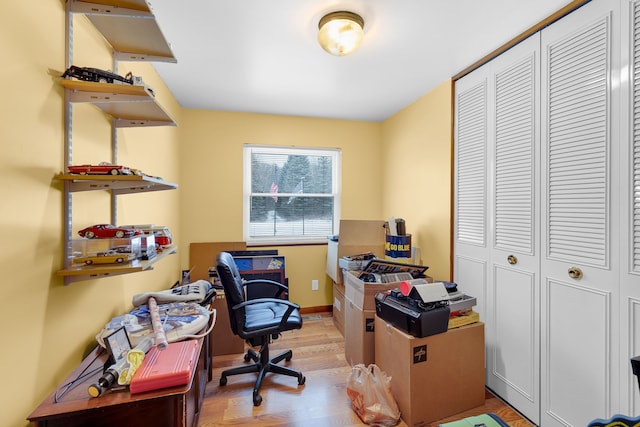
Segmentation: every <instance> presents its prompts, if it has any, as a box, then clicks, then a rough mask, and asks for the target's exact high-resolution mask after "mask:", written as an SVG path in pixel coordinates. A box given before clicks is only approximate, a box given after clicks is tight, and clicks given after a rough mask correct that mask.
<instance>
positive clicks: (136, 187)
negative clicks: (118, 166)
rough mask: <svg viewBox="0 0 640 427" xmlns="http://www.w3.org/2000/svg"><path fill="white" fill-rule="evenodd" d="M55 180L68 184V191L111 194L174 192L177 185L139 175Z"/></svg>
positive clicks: (72, 177) (78, 177)
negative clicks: (99, 191) (100, 191)
mask: <svg viewBox="0 0 640 427" xmlns="http://www.w3.org/2000/svg"><path fill="white" fill-rule="evenodd" d="M55 179H59V180H61V181H68V182H69V191H70V192H72V193H75V192H79V191H96V190H111V191H112V192H113V194H118V195H119V194H131V193H145V192H149V191H163V190H175V189H176V188H178V184H174V183H172V182H166V181H163V180H162V179H160V178H154V177H151V176H144V175H143V176H139V175H76V174H60V175H56V176H55Z"/></svg>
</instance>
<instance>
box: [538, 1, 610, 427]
mask: <svg viewBox="0 0 640 427" xmlns="http://www.w3.org/2000/svg"><path fill="white" fill-rule="evenodd" d="M619 13H620V7H619V2H618V1H609V0H598V1H594V2H590V3H588V4H586V5H585V6H583V7H582V8H580V9H578V10H577V11H575V12H573V13H571V14H570V15H568V16H567V17H565V18H563V19H562V20H560V21H558V22H556V23H554V24H553V25H551V26H550V27H548V28H546V29H544V30H543V31H542V33H541V34H542V49H541V52H542V84H541V86H542V103H541V105H542V106H543V110H542V117H541V121H542V156H541V160H542V188H543V189H544V190H543V192H542V204H543V206H542V216H541V219H542V230H541V231H542V258H541V294H542V304H541V308H542V311H541V338H542V339H541V349H542V352H541V369H542V375H541V396H542V399H541V404H542V412H541V425H543V426H545V427H549V426H585V425H587V424H588V423H589V421H591V420H593V419H595V418H606V417H608V416H611V415H613V413H615V412H617V411H618V409H619V404H620V402H619V372H618V369H619V347H620V341H619V335H618V331H619V307H618V305H619V297H620V294H619V274H618V265H619V249H618V247H619V241H618V239H619V230H620V228H619V226H620V224H619V207H620V200H619V182H618V179H617V178H616V177H617V176H618V167H617V166H618V158H619V153H618V150H619V146H620V135H619V120H618V118H619V111H618V108H619V105H620V93H619V84H620V81H619V77H618V76H619V72H618V71H617V70H619V67H620V65H619V63H618V62H619V54H617V53H616V52H619V51H620V50H619V49H620V37H619V35H620V24H619V19H620V16H619ZM616 73H618V74H617V75H616ZM614 118H615V120H614Z"/></svg>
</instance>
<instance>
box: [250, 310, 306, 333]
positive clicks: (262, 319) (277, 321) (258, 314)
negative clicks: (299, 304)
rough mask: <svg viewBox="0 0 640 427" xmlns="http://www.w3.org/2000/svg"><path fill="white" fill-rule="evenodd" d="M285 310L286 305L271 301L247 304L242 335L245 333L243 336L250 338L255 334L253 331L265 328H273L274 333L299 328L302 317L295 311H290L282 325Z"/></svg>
mask: <svg viewBox="0 0 640 427" xmlns="http://www.w3.org/2000/svg"><path fill="white" fill-rule="evenodd" d="M286 311H287V307H286V306H283V305H282V304H280V303H273V302H261V303H259V304H255V305H249V306H247V307H246V319H245V323H244V331H243V335H245V338H251V337H252V336H255V334H254V333H253V332H255V331H264V330H265V329H269V330H273V332H274V333H278V332H283V331H290V330H292V329H300V328H301V327H302V317H300V313H299V312H297V311H296V312H293V313H291V315H290V316H289V317H288V318H287V321H286V322H285V324H284V325H282V317H283V316H284V314H285V312H286ZM267 333H271V332H267Z"/></svg>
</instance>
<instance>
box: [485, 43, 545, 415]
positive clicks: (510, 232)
mask: <svg viewBox="0 0 640 427" xmlns="http://www.w3.org/2000/svg"><path fill="white" fill-rule="evenodd" d="M539 49H540V37H539V34H536V35H533V36H531V37H530V38H528V39H527V40H525V41H523V42H521V43H519V44H518V45H517V46H514V47H513V48H511V49H510V50H509V51H507V52H506V53H504V54H503V55H501V56H500V57H498V58H496V59H495V60H493V61H492V65H491V67H492V71H491V80H490V86H489V87H490V88H491V91H492V95H493V96H492V97H491V99H492V100H493V102H494V103H493V110H494V118H495V119H494V121H493V122H492V123H491V127H492V129H491V131H490V132H489V135H492V136H493V138H492V139H491V140H490V141H489V146H488V150H489V155H490V158H491V159H492V160H491V162H490V165H491V169H490V176H491V185H490V187H489V193H490V196H491V201H492V203H491V221H490V227H489V228H490V231H491V237H492V239H491V242H492V248H491V268H492V274H491V275H490V277H491V278H492V281H491V283H490V284H489V290H488V293H489V300H490V301H491V303H490V304H488V305H489V306H490V307H491V314H490V316H491V320H490V327H489V328H487V329H488V332H487V347H488V348H487V352H488V355H487V356H488V366H487V384H488V386H489V387H490V388H491V389H492V390H493V391H495V392H496V393H497V394H498V395H499V396H500V397H502V398H503V399H505V400H507V401H508V402H509V403H510V404H511V405H512V406H514V407H515V408H516V409H517V410H519V411H520V412H522V413H523V414H524V415H525V416H527V418H529V419H530V420H532V421H533V422H534V423H537V422H538V420H539V412H540V400H539V390H540V388H539V381H538V377H539V374H540V366H539V360H540V359H539V341H540V333H539V331H540V329H539V321H540V318H539V311H540V305H539V297H540V290H539V284H538V278H539V275H538V271H539V268H540V265H539V250H538V248H539V237H538V234H539V221H538V216H539V197H538V191H539V184H538V182H539V180H538V167H537V161H536V159H537V157H538V156H539V147H540V132H539V126H540V122H539V105H540V96H539V92H540V78H539V76H540V57H539Z"/></svg>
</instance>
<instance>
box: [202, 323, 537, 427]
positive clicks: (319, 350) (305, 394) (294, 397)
mask: <svg viewBox="0 0 640 427" xmlns="http://www.w3.org/2000/svg"><path fill="white" fill-rule="evenodd" d="M288 348H290V349H292V350H293V359H292V360H291V361H290V362H288V363H287V364H286V366H289V367H291V368H293V369H297V370H301V371H302V372H303V374H304V375H305V377H306V384H304V385H302V386H298V382H297V379H296V378H293V377H286V376H282V375H276V374H267V376H266V377H265V379H264V382H263V385H262V389H261V394H262V398H263V401H262V404H261V405H260V406H257V407H254V406H253V401H252V389H253V384H254V382H255V378H256V374H243V375H237V376H230V377H228V382H227V385H225V386H219V385H218V381H219V380H220V372H221V371H222V370H224V369H227V368H228V367H231V366H238V365H241V364H243V363H244V362H243V360H242V355H241V354H237V355H228V356H226V355H225V356H214V358H213V368H214V371H213V380H212V381H211V382H210V383H209V384H208V385H207V390H206V394H205V398H204V401H203V404H202V411H201V414H200V426H201V427H213V426H241V425H246V424H251V425H254V426H258V427H261V426H301V427H302V426H304V427H313V426H323V427H325V426H336V427H346V426H363V425H365V424H363V423H362V422H361V421H360V419H359V418H358V416H357V415H356V414H355V412H353V410H352V409H351V406H350V405H351V404H350V402H349V399H348V398H347V394H346V388H345V387H346V380H347V376H348V375H349V372H350V367H349V365H348V364H347V362H346V361H345V358H344V340H343V337H342V335H341V334H340V332H339V331H338V330H337V329H336V328H335V326H334V325H333V319H332V317H331V314H330V313H322V314H313V315H308V316H305V319H304V326H303V327H302V329H300V330H297V331H288V332H286V333H284V334H283V335H282V336H281V337H280V339H278V340H275V341H274V342H273V343H272V344H271V355H272V356H274V355H276V354H278V351H279V350H283V349H288ZM487 412H493V413H496V414H498V415H499V416H500V417H501V418H502V419H503V420H504V421H505V422H507V423H508V424H509V425H510V426H512V427H531V425H532V424H530V423H529V422H528V421H527V420H525V419H523V418H522V417H521V416H520V415H519V414H518V413H517V412H515V411H514V410H512V409H511V408H510V407H509V406H507V405H505V404H504V403H503V402H502V401H501V400H499V399H498V398H496V397H495V396H494V395H492V394H491V393H490V392H489V391H487V398H486V400H485V404H484V406H480V407H478V408H474V409H472V410H469V411H466V412H463V413H461V414H457V415H456V416H452V417H449V418H446V419H444V420H439V421H438V422H436V423H432V424H429V425H428V426H425V427H436V426H437V425H438V424H439V423H441V422H447V421H454V420H458V419H460V418H465V417H468V416H473V415H479V414H483V413H487ZM398 426H399V427H406V426H407V425H406V424H405V423H404V422H402V421H400V423H399V424H398Z"/></svg>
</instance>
